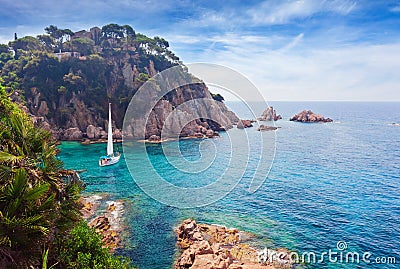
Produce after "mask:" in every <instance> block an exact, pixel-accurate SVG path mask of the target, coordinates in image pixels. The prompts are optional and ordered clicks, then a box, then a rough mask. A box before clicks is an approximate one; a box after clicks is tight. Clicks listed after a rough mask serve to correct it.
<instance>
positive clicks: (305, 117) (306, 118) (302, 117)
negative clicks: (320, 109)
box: [290, 110, 333, 122]
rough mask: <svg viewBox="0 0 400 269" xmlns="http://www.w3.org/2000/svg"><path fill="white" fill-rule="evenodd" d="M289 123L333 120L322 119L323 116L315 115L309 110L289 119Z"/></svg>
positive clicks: (328, 119) (328, 120)
mask: <svg viewBox="0 0 400 269" xmlns="http://www.w3.org/2000/svg"><path fill="white" fill-rule="evenodd" d="M290 121H298V122H332V121H333V120H332V119H330V118H324V116H322V115H320V114H316V113H314V112H312V111H311V110H303V111H301V112H300V113H298V114H296V115H294V116H293V117H291V118H290Z"/></svg>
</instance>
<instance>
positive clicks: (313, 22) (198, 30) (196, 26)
mask: <svg viewBox="0 0 400 269" xmlns="http://www.w3.org/2000/svg"><path fill="white" fill-rule="evenodd" d="M0 6H1V9H0V42H1V43H7V42H8V41H9V40H11V39H12V38H13V35H14V32H17V33H18V36H19V37H22V36H24V35H34V36H35V35H37V34H41V33H43V29H44V27H46V26H48V25H50V24H54V25H57V26H58V27H59V28H69V29H71V30H73V31H78V30H82V29H89V28H90V27H92V26H102V25H105V24H108V23H118V24H129V25H131V26H132V27H133V28H134V29H135V30H136V31H137V32H141V33H144V34H146V35H149V36H154V35H159V36H162V37H164V38H166V39H167V40H168V41H169V43H170V46H171V49H172V50H173V51H174V52H175V53H176V54H177V55H178V56H179V57H180V58H181V59H182V60H183V61H184V62H185V63H191V62H210V63H218V64H223V65H226V66H228V67H231V68H234V69H235V70H237V71H239V72H240V73H242V74H244V75H245V76H246V77H248V78H249V79H250V80H251V81H252V82H253V83H254V84H255V85H256V86H257V87H258V88H259V89H260V90H261V92H262V93H263V95H264V97H265V99H266V100H289V101H294V100H327V101H329V100H361V101H377V100H378V101H379V100H380V101H400V0H390V1H379V0H378V1H368V0H319V1H318V0H293V1H292V0H280V1H279V0H265V1H255V0H250V1H236V0H234V1H218V0H214V1H207V0H206V1H186V0H181V1H170V0H163V1H161V0H160V1H155V0H142V1H135V0H134V1H130V0H113V1H110V0H105V1H98V0H90V1H88V0H80V1H51V0H25V1H19V0H13V1H11V0H0Z"/></svg>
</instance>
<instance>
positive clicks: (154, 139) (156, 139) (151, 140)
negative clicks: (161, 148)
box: [147, 135, 161, 142]
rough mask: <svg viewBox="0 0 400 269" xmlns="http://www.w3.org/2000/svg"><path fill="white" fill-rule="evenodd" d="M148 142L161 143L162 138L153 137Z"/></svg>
mask: <svg viewBox="0 0 400 269" xmlns="http://www.w3.org/2000/svg"><path fill="white" fill-rule="evenodd" d="M147 140H148V141H150V142H160V141H161V137H159V136H158V135H151V136H150V137H149V138H148V139H147Z"/></svg>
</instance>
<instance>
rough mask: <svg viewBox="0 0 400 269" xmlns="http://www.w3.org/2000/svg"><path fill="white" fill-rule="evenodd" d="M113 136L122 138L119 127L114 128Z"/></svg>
mask: <svg viewBox="0 0 400 269" xmlns="http://www.w3.org/2000/svg"><path fill="white" fill-rule="evenodd" d="M113 137H114V138H115V139H122V131H121V130H120V129H115V130H114V132H113Z"/></svg>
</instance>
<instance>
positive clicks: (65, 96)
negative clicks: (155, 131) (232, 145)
mask: <svg viewBox="0 0 400 269" xmlns="http://www.w3.org/2000/svg"><path fill="white" fill-rule="evenodd" d="M9 48H12V50H14V52H15V56H13V52H12V50H11V51H10V50H9ZM60 52H62V53H60ZM79 56H82V57H79ZM179 64H180V62H179V58H178V57H177V56H176V55H175V54H174V53H173V52H171V51H170V50H169V43H168V41H166V40H165V39H163V38H161V37H157V36H156V37H154V38H150V37H147V36H145V35H143V34H140V33H136V32H135V30H134V29H133V28H132V27H131V26H129V25H122V26H121V25H118V24H108V25H105V26H103V27H101V29H100V28H97V27H95V28H92V29H91V31H80V32H77V33H73V32H72V31H71V30H69V29H61V28H58V27H57V26H55V25H50V26H48V27H46V28H45V33H44V34H41V35H38V36H37V37H32V36H25V37H22V38H18V39H17V40H14V41H11V42H9V44H8V45H0V77H1V78H2V79H3V81H4V82H3V85H4V87H5V90H6V92H7V93H9V94H11V95H12V99H13V100H14V101H17V102H20V103H23V104H24V105H25V106H27V108H28V109H29V111H30V112H31V113H33V114H34V115H38V109H39V106H40V103H41V102H42V101H45V102H46V104H47V107H48V110H49V112H48V113H47V114H46V115H45V116H46V120H47V121H49V122H51V123H52V124H53V125H55V126H57V127H61V128H65V126H67V123H68V122H69V120H70V119H69V116H70V115H72V114H73V113H71V112H73V110H74V108H73V104H72V102H71V100H72V99H73V98H74V97H76V98H75V99H74V100H75V101H76V100H79V101H82V102H83V103H84V104H85V105H86V106H87V107H88V108H90V109H91V111H93V117H98V115H101V116H102V117H105V116H106V115H107V107H108V106H107V104H108V102H112V103H115V104H118V107H117V108H116V109H115V111H114V113H116V114H117V115H120V116H119V117H115V118H116V119H117V120H118V121H119V122H117V128H121V125H122V115H123V114H124V113H125V110H126V107H127V106H128V103H129V100H130V99H131V97H132V96H133V95H134V94H135V92H136V91H137V89H138V88H139V87H140V86H141V85H142V84H143V83H144V82H145V81H147V80H148V78H150V77H151V76H152V75H153V74H155V73H157V72H159V71H162V70H165V69H167V68H169V67H172V66H174V65H179ZM129 68H130V69H129ZM133 69H134V70H133ZM130 70H132V71H130ZM133 71H134V73H133V75H132V76H131V77H129V80H131V81H128V79H127V74H129V72H133ZM75 101H74V102H75ZM65 111H69V112H68V113H65ZM41 116H42V115H41ZM79 127H80V126H79ZM85 128H86V127H85Z"/></svg>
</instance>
